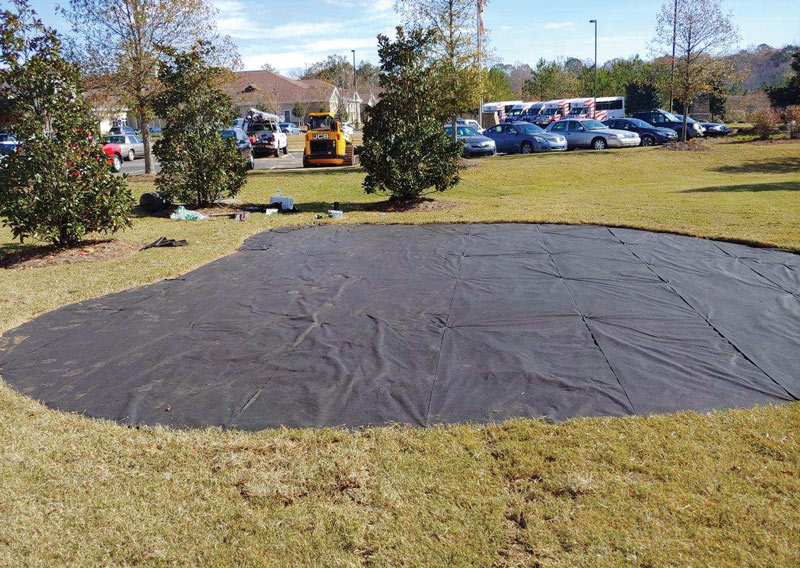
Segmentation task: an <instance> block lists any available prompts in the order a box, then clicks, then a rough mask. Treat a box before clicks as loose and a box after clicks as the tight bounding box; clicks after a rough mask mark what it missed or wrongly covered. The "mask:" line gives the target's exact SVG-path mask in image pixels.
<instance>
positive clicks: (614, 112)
mask: <svg viewBox="0 0 800 568" xmlns="http://www.w3.org/2000/svg"><path fill="white" fill-rule="evenodd" d="M618 118H625V97H597V108H595V119H597V120H600V121H602V120H616V119H618Z"/></svg>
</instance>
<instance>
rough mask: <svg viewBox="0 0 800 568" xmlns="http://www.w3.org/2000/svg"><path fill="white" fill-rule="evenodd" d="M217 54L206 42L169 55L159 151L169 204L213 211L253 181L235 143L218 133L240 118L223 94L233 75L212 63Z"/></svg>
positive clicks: (159, 103) (161, 185) (161, 187)
mask: <svg viewBox="0 0 800 568" xmlns="http://www.w3.org/2000/svg"><path fill="white" fill-rule="evenodd" d="M212 55H213V50H212V49H211V48H210V47H209V46H208V44H205V43H201V44H199V45H197V46H196V47H195V48H193V49H192V50H191V51H189V52H185V53H176V52H169V53H168V56H169V60H168V61H167V62H165V63H163V64H162V66H161V68H160V70H159V74H158V75H159V79H160V81H161V83H162V84H163V85H165V86H166V87H165V89H164V91H162V92H161V93H159V95H158V96H157V97H156V100H155V104H154V109H155V111H156V114H157V115H158V116H160V117H162V118H164V119H165V120H166V126H165V127H164V132H163V136H162V138H161V139H160V140H159V141H158V142H156V144H155V146H154V148H153V149H154V151H155V154H156V156H157V157H158V160H159V162H160V163H161V171H160V172H159V173H158V175H157V176H156V187H157V188H158V192H159V193H160V194H161V195H162V196H164V197H165V198H166V199H169V200H172V201H178V202H182V203H194V204H195V205H196V206H198V207H202V206H208V205H211V204H213V203H214V202H215V201H216V200H218V199H220V198H222V197H234V196H236V194H237V193H239V190H240V189H241V188H242V186H244V184H245V182H246V180H247V177H246V176H247V163H246V161H245V159H244V158H243V157H242V155H241V153H240V151H239V149H238V148H237V147H236V141H235V140H233V139H228V140H223V138H222V137H221V136H220V135H219V132H218V129H220V128H224V127H226V126H228V125H230V124H231V123H232V122H233V119H234V118H235V117H236V111H235V110H234V106H233V101H232V100H231V98H230V97H229V96H228V95H227V94H225V92H224V91H223V90H222V85H223V84H224V81H225V80H226V79H227V71H226V70H225V69H223V68H220V67H214V66H211V65H209V64H208V63H207V61H208V60H209V58H210V57H211V56H212Z"/></svg>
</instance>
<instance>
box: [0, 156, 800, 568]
mask: <svg viewBox="0 0 800 568" xmlns="http://www.w3.org/2000/svg"><path fill="white" fill-rule="evenodd" d="M708 148H709V149H708V151H705V152H672V151H665V150H657V149H634V150H627V151H614V152H604V153H592V152H581V153H575V152H571V153H568V154H559V155H536V156H530V157H522V156H519V157H514V156H511V157H500V158H495V159H489V160H482V161H474V162H470V164H471V167H470V168H469V169H468V170H467V171H466V172H465V173H464V179H463V181H462V183H461V184H460V185H459V187H458V188H456V189H455V190H453V191H451V192H448V193H445V194H440V195H436V196H434V198H435V199H436V200H437V201H439V202H444V206H445V208H442V204H441V203H440V204H439V207H438V208H431V209H430V210H414V211H408V212H390V213H387V214H386V215H385V216H380V215H379V214H378V213H377V212H374V211H357V207H358V205H359V204H360V203H364V202H370V201H377V200H379V199H381V198H380V197H370V196H365V195H364V194H363V190H362V189H361V187H360V183H361V181H362V179H363V173H362V172H360V171H359V170H314V171H308V170H298V171H284V172H251V173H250V178H249V180H250V181H249V183H248V186H247V188H246V190H245V191H244V192H243V194H242V195H241V197H242V199H243V200H245V201H247V202H252V203H263V202H265V201H266V200H267V198H268V196H269V195H270V194H272V193H273V192H274V190H275V188H276V187H280V188H281V190H282V193H284V194H288V195H293V196H294V197H295V201H296V203H297V204H298V206H299V207H300V208H301V210H302V211H303V212H302V213H300V214H297V215H289V216H280V217H269V218H265V217H264V216H262V215H253V216H252V217H251V219H250V220H249V221H248V222H247V223H235V222H233V221H229V220H223V219H215V220H212V221H208V222H202V223H179V222H171V221H169V220H165V219H158V218H150V217H141V218H137V219H136V220H135V221H134V227H133V228H132V229H131V230H129V231H126V232H125V233H122V234H120V235H119V236H118V238H120V239H124V240H128V241H132V242H137V243H146V242H149V241H152V240H154V239H156V238H157V237H160V236H168V237H171V238H185V239H187V240H188V241H189V242H190V246H188V247H184V248H181V249H156V250H150V251H146V252H141V253H136V254H133V255H129V256H125V257H122V258H118V259H115V260H108V261H98V262H86V263H78V264H72V265H59V266H51V267H45V268H36V269H29V270H22V269H10V270H0V290H2V291H3V294H2V295H1V296H0V331H3V330H6V329H9V328H11V327H14V326H16V325H18V324H19V323H21V322H23V321H26V320H28V319H30V318H31V317H33V316H35V315H37V314H39V313H42V312H45V311H48V310H51V309H54V308H56V307H59V306H62V305H65V304H67V303H71V302H75V301H78V300H82V299H86V298H89V297H96V296H98V295H101V294H105V293H109V292H113V291H118V290H122V289H125V288H130V287H132V286H135V285H138V284H144V283H148V282H153V281H156V280H159V279H161V278H165V277H170V276H175V275H178V274H181V273H185V272H186V271H188V270H191V269H193V268H195V267H197V266H200V265H202V264H204V263H206V262H208V261H210V260H212V259H214V258H218V257H219V256H221V255H224V254H227V253H229V252H232V251H233V250H235V249H236V247H237V246H238V245H239V244H240V243H241V242H242V240H243V239H244V238H246V237H247V236H249V235H251V234H254V233H256V232H258V231H261V230H264V229H266V228H270V227H275V226H278V225H285V224H301V225H302V224H312V223H331V222H332V221H330V220H328V219H323V220H315V219H314V214H315V213H321V212H324V211H327V209H329V208H330V205H331V204H332V202H333V201H339V202H341V203H342V204H343V205H344V209H345V211H346V212H345V220H344V221H343V222H346V223H361V222H369V223H427V222H459V223H460V222H472V221H476V222H484V221H528V222H564V223H602V224H612V225H624V226H631V227H637V228H646V229H654V230H662V231H675V232H680V233H685V234H691V235H698V236H707V237H716V238H724V239H731V240H738V241H744V242H752V243H757V244H763V245H773V246H781V247H785V248H789V249H792V250H795V251H800V199H799V198H798V197H799V196H800V193H799V192H800V144H792V143H782V144H773V145H754V144H748V143H737V142H736V141H734V142H732V143H710V144H708ZM150 187H151V184H149V183H146V182H145V183H134V184H133V188H134V191H135V193H136V194H137V195H138V194H139V193H141V192H143V191H146V190H148V189H149V188H150ZM29 246H31V245H19V244H14V243H12V241H11V238H10V234H9V233H8V232H7V231H6V230H2V231H0V255H2V254H5V253H9V252H13V251H16V250H22V249H25V248H26V247H29ZM799 496H800V404H797V403H796V404H793V405H787V406H782V407H766V408H758V409H751V410H734V411H725V412H715V413H711V414H708V415H703V414H697V413H679V414H674V415H667V416H656V417H635V418H622V419H611V418H609V419H585V420H572V421H569V422H566V423H563V424H557V425H548V424H545V423H542V422H540V421H537V420H518V421H512V422H509V423H504V424H499V425H492V426H482V427H478V426H469V425H462V426H450V427H437V428H431V429H428V430H420V429H415V428H406V427H386V428H375V429H366V430H359V431H355V432H347V431H340V430H275V431H265V432H260V433H243V432H222V431H218V430H213V429H211V430H202V431H169V430H166V429H162V428H153V429H151V428H141V429H132V428H127V427H122V426H118V425H116V424H113V423H109V422H104V421H98V420H90V419H86V418H82V417H79V416H74V415H67V414H62V413H58V412H55V411H52V410H47V409H45V408H44V407H43V406H41V405H40V404H38V403H36V402H33V401H31V400H29V399H27V398H25V397H23V396H21V395H19V394H17V393H15V392H14V391H13V390H12V389H10V388H8V387H7V386H5V385H3V384H2V383H0V519H2V520H3V522H2V523H0V566H134V565H136V566H281V567H284V566H342V567H344V566H442V567H445V566H564V567H567V566H592V567H594V566H651V567H655V566H698V567H699V566H714V567H723V566H797V565H800V531H799V530H798V527H800V497H799Z"/></svg>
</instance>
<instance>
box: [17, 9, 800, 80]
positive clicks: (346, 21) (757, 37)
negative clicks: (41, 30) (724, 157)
mask: <svg viewBox="0 0 800 568" xmlns="http://www.w3.org/2000/svg"><path fill="white" fill-rule="evenodd" d="M210 1H211V3H212V4H214V5H215V6H216V7H217V9H218V10H219V15H218V21H217V25H218V27H219V29H220V31H221V32H223V33H225V34H228V35H230V36H231V38H232V39H233V40H234V42H235V43H236V44H237V45H238V47H239V52H240V54H241V56H242V60H243V62H244V66H245V68H246V69H258V68H259V67H260V66H261V65H262V64H264V63H270V64H271V65H272V66H274V67H276V68H278V70H279V71H281V72H283V73H286V72H288V71H289V70H290V69H292V68H296V67H304V66H305V65H306V64H311V63H313V62H315V61H318V60H320V59H324V58H325V57H326V56H327V55H329V54H333V53H337V54H341V55H346V56H347V57H348V58H349V57H351V53H350V50H351V49H355V50H356V56H357V59H358V60H359V61H361V60H367V61H372V62H373V63H374V62H377V58H378V56H377V52H376V40H375V36H376V35H377V34H378V33H384V34H389V33H391V32H392V30H393V29H394V27H395V26H396V25H397V24H398V18H397V16H396V14H395V13H394V11H393V9H392V4H393V2H392V0H210ZM797 1H798V0H761V1H754V0H723V6H724V9H725V10H726V11H732V12H733V14H734V21H735V22H736V24H737V25H738V26H739V30H740V33H741V36H742V40H741V42H740V44H739V45H738V46H732V49H733V48H735V47H747V46H751V45H758V44H761V43H769V44H771V45H776V46H782V45H785V44H787V43H795V44H798V43H800V10H798V9H797V8H798V5H797ZM59 2H61V3H66V2H68V0H31V3H32V4H33V6H34V7H35V8H36V10H37V11H38V12H39V14H40V15H41V16H42V18H43V19H44V20H45V21H46V22H47V23H49V24H50V25H52V26H53V27H55V28H56V29H61V30H64V31H66V28H65V26H64V22H63V20H62V19H61V18H60V17H59V16H58V15H57V14H56V13H55V6H56V4H58V3H59ZM660 5H661V0H606V1H604V2H603V1H601V2H598V1H597V0H593V1H588V0H572V1H571V2H555V1H553V0H550V1H536V0H491V1H490V2H489V4H488V6H487V8H486V13H485V24H486V27H487V29H488V30H489V33H490V41H491V45H492V47H493V49H494V53H495V55H496V57H497V58H498V59H500V60H502V61H503V62H506V63H514V62H516V61H521V62H525V63H531V64H534V63H535V62H536V61H537V60H538V59H539V58H540V57H544V58H547V59H551V58H554V57H558V56H573V57H578V58H579V59H591V58H592V57H593V56H594V53H593V51H594V36H593V27H592V25H591V24H589V20H590V19H592V18H596V19H597V20H598V22H599V23H598V25H599V29H598V36H599V37H598V60H600V61H601V62H603V61H606V60H608V59H613V58H615V57H629V56H632V55H635V54H639V55H641V56H642V57H644V58H648V57H650V55H651V53H650V48H649V44H650V42H651V40H652V38H653V30H654V28H655V18H656V13H657V12H658V9H659V7H660ZM598 6H602V8H598Z"/></svg>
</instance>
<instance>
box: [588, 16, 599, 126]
mask: <svg viewBox="0 0 800 568" xmlns="http://www.w3.org/2000/svg"><path fill="white" fill-rule="evenodd" d="M589 23H590V24H594V78H593V79H592V83H593V85H592V91H593V92H592V97H594V106H593V107H592V118H594V117H595V116H596V115H597V20H589Z"/></svg>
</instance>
